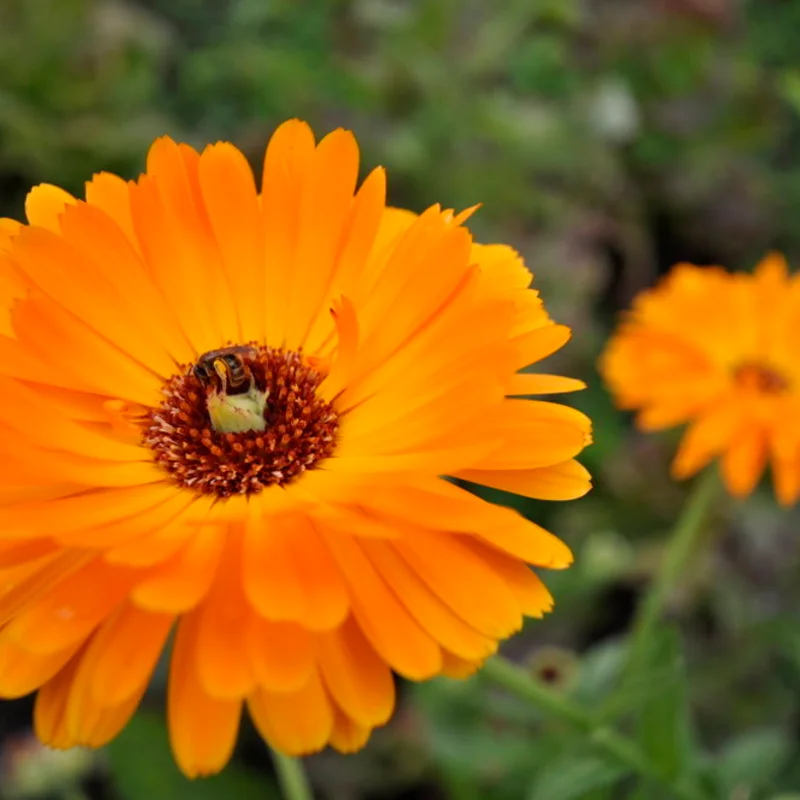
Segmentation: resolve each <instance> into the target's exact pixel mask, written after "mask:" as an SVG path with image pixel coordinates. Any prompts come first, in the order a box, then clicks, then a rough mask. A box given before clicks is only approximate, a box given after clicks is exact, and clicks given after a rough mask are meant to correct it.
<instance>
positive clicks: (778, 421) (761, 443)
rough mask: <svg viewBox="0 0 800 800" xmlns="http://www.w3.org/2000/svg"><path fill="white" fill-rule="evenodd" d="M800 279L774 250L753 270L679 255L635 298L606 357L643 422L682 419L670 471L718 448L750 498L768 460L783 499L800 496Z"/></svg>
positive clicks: (619, 390)
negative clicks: (682, 259)
mask: <svg viewBox="0 0 800 800" xmlns="http://www.w3.org/2000/svg"><path fill="white" fill-rule="evenodd" d="M798 342H800V279H798V277H797V276H796V275H794V276H792V275H790V274H789V272H788V269H787V266H786V262H785V261H784V259H783V258H782V257H781V256H779V255H777V254H771V255H768V256H767V257H766V258H764V259H763V260H762V261H761V263H760V264H759V265H758V266H757V267H756V269H755V271H754V273H753V274H745V273H738V274H737V273H728V272H726V271H724V270H722V269H720V268H719V267H706V268H701V267H696V266H692V265H689V264H679V265H678V266H676V267H675V268H674V269H673V270H672V272H671V274H670V275H668V276H667V278H665V279H664V280H663V281H662V282H661V283H660V284H659V285H658V286H657V287H656V288H654V289H651V290H648V291H646V292H643V293H642V294H641V295H639V297H638V298H637V299H636V300H635V301H634V305H633V309H632V310H631V311H630V312H629V313H628V314H627V315H626V317H625V318H624V319H623V321H622V323H621V324H620V326H619V329H618V330H617V332H616V333H615V335H614V336H613V337H612V339H611V341H610V342H609V344H608V346H607V348H606V351H605V353H604V354H603V356H602V357H601V361H600V367H601V371H602V373H603V376H604V378H605V380H606V382H607V383H608V386H609V388H610V390H611V392H612V394H613V395H614V398H615V400H616V402H617V404H618V405H619V407H620V408H623V409H630V410H634V411H637V412H638V414H637V423H638V425H639V427H640V428H642V429H643V430H658V429H662V428H669V427H672V426H674V425H679V424H684V423H685V424H686V425H687V428H686V432H685V433H684V436H683V439H682V441H681V444H680V447H679V448H678V452H677V453H676V455H675V458H674V460H673V462H672V474H673V476H674V477H676V478H686V477H688V476H690V475H692V474H694V473H696V472H697V471H698V470H700V469H702V468H703V467H705V466H706V465H707V464H708V463H709V462H711V461H712V460H713V459H715V458H719V460H720V466H721V472H722V478H723V480H724V483H725V486H726V487H727V489H728V491H729V492H730V493H731V494H732V495H734V496H737V497H745V496H747V495H748V494H750V492H752V490H753V488H754V487H755V485H756V484H757V482H758V480H759V479H760V478H761V476H762V474H763V473H764V470H765V468H766V467H767V465H770V466H771V468H772V476H773V482H774V485H775V493H776V495H777V498H778V500H779V502H780V503H781V504H782V505H785V506H791V505H793V504H794V503H795V502H797V499H798V497H800V422H799V421H800V358H798V350H797V347H798Z"/></svg>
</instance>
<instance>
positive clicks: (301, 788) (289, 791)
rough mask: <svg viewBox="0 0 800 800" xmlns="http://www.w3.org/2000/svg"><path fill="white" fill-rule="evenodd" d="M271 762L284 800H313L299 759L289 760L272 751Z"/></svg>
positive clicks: (281, 754) (287, 757) (288, 757)
mask: <svg viewBox="0 0 800 800" xmlns="http://www.w3.org/2000/svg"><path fill="white" fill-rule="evenodd" d="M272 760H273V761H274V763H275V771H276V772H277V774H278V783H279V784H280V787H281V794H283V797H284V800H314V795H312V794H311V786H310V785H309V783H308V778H307V777H306V773H305V770H304V769H303V762H302V761H301V760H300V759H299V758H291V757H290V756H285V755H284V754H283V753H279V752H278V751H277V750H273V751H272Z"/></svg>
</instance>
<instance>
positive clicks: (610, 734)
mask: <svg viewBox="0 0 800 800" xmlns="http://www.w3.org/2000/svg"><path fill="white" fill-rule="evenodd" d="M482 674H483V675H485V676H486V677H488V678H489V679H490V680H492V681H494V682H495V683H496V684H498V685H499V686H502V687H503V688H504V689H507V690H508V691H510V692H513V693H514V694H516V695H518V696H519V697H522V698H524V699H525V700H527V701H528V702H530V703H531V705H533V706H535V707H536V708H538V709H539V710H540V711H543V712H544V713H546V714H547V715H549V716H550V717H553V718H556V719H560V720H562V721H564V722H566V723H568V724H570V725H571V726H572V727H573V728H576V729H577V730H579V731H581V732H582V733H583V734H584V735H585V736H586V738H587V740H588V741H589V742H591V743H592V744H593V745H594V746H595V747H596V748H597V749H598V750H600V751H601V752H603V753H605V755H607V756H608V757H609V758H611V759H613V760H614V761H616V762H617V763H618V764H620V765H621V766H623V767H625V768H627V769H628V770H629V771H630V772H631V773H633V774H635V775H638V776H639V777H641V778H644V779H645V780H647V781H651V782H654V783H658V784H661V785H662V786H664V787H665V788H667V789H669V790H670V792H671V795H670V796H672V797H674V798H675V800H702V795H701V794H699V793H698V792H697V791H696V790H695V789H693V788H692V787H690V786H686V785H683V784H681V785H677V786H675V785H672V784H671V783H670V782H669V781H667V780H666V779H665V778H664V777H663V776H662V775H661V774H660V773H659V771H658V770H657V769H656V768H655V766H654V765H653V764H652V763H651V762H650V760H649V758H648V757H647V756H646V755H645V754H644V753H643V752H642V750H641V748H640V747H639V746H638V744H636V742H634V741H633V740H632V739H629V738H628V737H626V736H623V735H622V734H621V733H618V732H617V731H615V730H614V729H613V728H611V727H609V726H608V725H602V724H598V723H597V721H596V720H595V718H594V716H593V715H592V714H590V713H589V712H588V711H586V710H585V709H583V708H582V707H581V706H580V705H578V704H577V703H576V702H575V701H573V700H571V699H570V698H569V697H567V696H565V695H563V694H560V693H558V692H555V691H553V690H552V689H549V688H548V687H546V686H545V685H543V684H542V683H540V682H539V681H537V680H536V679H535V678H534V677H533V676H531V675H529V674H528V673H527V672H526V671H525V670H524V669H521V668H520V667H518V666H516V665H515V664H512V663H511V662H510V661H508V660H506V659H504V658H502V657H500V656H495V657H494V658H492V659H490V660H489V661H487V662H486V664H485V665H484V667H483V671H482Z"/></svg>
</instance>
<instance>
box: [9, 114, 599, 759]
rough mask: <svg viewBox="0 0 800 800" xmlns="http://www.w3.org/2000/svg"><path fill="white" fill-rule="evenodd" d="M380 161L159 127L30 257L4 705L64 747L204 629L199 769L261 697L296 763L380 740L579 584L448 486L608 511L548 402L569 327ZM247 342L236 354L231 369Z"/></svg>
mask: <svg viewBox="0 0 800 800" xmlns="http://www.w3.org/2000/svg"><path fill="white" fill-rule="evenodd" d="M357 173H358V150H357V146H356V143H355V140H354V139H353V136H352V135H351V134H350V133H348V132H345V131H341V130H339V131H335V132H334V133H331V134H330V135H329V136H326V137H325V138H324V139H323V140H322V141H321V142H319V144H317V145H315V142H314V138H313V136H312V133H311V131H310V130H309V128H308V127H307V126H306V125H305V124H304V123H301V122H297V121H292V122H288V123H286V124H284V125H283V126H281V127H280V128H279V129H278V130H277V132H276V133H275V134H274V136H273V138H272V140H271V141H270V143H269V147H268V148H267V153H266V158H265V161H264V171H263V180H262V188H261V192H260V194H259V192H258V190H257V188H256V185H255V182H254V180H253V176H252V174H251V171H250V169H249V167H248V165H247V162H246V161H245V159H244V157H243V156H242V154H241V153H240V152H239V151H238V150H237V149H236V148H234V147H233V146H232V145H230V144H225V143H222V144H216V145H213V146H211V147H208V148H206V149H205V150H204V151H203V152H202V154H198V153H197V152H195V151H194V150H193V149H192V148H190V147H188V146H186V145H182V144H181V145H179V144H175V143H174V142H172V141H171V140H169V139H160V140H158V141H157V142H156V143H155V144H154V145H153V147H152V149H151V151H150V154H149V157H148V162H147V171H146V174H145V175H143V176H142V177H141V178H139V180H138V181H136V182H130V183H128V182H125V181H124V180H121V179H120V178H117V177H115V176H113V175H109V174H100V175H97V176H95V177H94V178H93V179H92V180H91V181H90V182H89V183H88V184H87V187H86V200H85V201H81V200H76V199H75V198H73V197H71V196H69V195H67V194H66V193H65V192H63V191H61V190H60V189H57V188H55V187H53V186H39V187H37V188H36V189H34V190H33V191H32V192H31V193H30V195H29V196H28V201H27V206H26V210H27V216H28V224H27V225H19V224H17V223H14V222H11V221H8V220H5V221H3V223H2V239H1V240H0V280H1V281H2V283H0V286H1V287H2V300H1V301H0V306H1V307H2V313H1V315H0V424H2V435H0V448H1V449H2V454H1V455H2V457H1V458H0V469H1V470H2V475H3V484H2V502H1V503H0V565H2V569H0V587H2V588H1V590H0V591H1V593H0V615H1V616H2V628H1V629H0V692H1V693H2V695H3V696H5V697H15V696H19V695H23V694H26V693H28V692H30V691H32V690H35V689H39V693H38V697H37V700H36V711H35V723H36V729H37V731H38V734H39V736H40V737H41V738H42V739H43V741H45V742H47V743H49V744H51V745H54V746H56V747H69V746H71V745H76V744H85V745H90V746H98V745H101V744H103V743H104V742H106V741H108V740H109V739H110V738H112V737H113V736H114V735H115V734H116V733H117V732H118V731H119V730H120V729H121V728H122V727H123V726H124V725H125V723H126V721H127V719H128V718H129V717H130V715H131V714H132V713H133V711H134V709H135V708H136V706H137V704H138V703H139V700H140V698H141V697H142V695H143V693H144V691H145V688H146V686H147V683H148V679H149V677H150V675H151V673H152V671H153V668H154V666H155V664H156V661H157V659H158V658H159V655H160V653H161V652H162V650H163V648H164V646H165V643H166V641H167V638H168V636H169V635H170V631H172V630H173V629H174V631H175V637H174V647H173V651H172V657H171V666H170V680H169V690H168V693H169V697H168V717H169V729H170V737H171V741H172V746H173V749H174V752H175V756H176V759H177V761H178V763H179V765H180V767H181V768H182V770H183V771H184V772H185V773H186V774H187V775H199V774H204V773H210V772H213V771H215V770H218V769H220V768H221V767H222V766H223V765H224V764H225V762H226V761H227V759H228V758H229V756H230V753H231V750H232V748H233V746H234V741H235V738H236V731H237V727H238V724H239V717H240V713H241V710H242V704H243V701H245V702H246V704H247V707H248V709H249V712H250V714H251V716H252V718H253V720H254V722H255V724H256V726H257V727H258V729H259V730H260V732H261V733H262V734H263V736H264V738H265V739H267V740H268V742H269V743H270V744H271V745H273V746H274V747H276V748H278V749H280V750H282V751H284V752H286V753H291V754H300V753H308V752H311V751H314V750H318V749H320V748H322V747H324V746H325V745H326V744H331V745H332V746H333V747H335V748H337V749H339V750H342V751H352V750H355V749H357V748H359V747H361V746H362V745H363V744H364V742H365V741H366V739H367V737H368V735H369V732H370V730H371V729H372V728H374V727H375V726H376V725H381V724H382V723H385V722H386V720H387V719H388V718H389V716H390V714H391V713H392V707H393V703H394V686H393V679H392V674H391V671H392V670H394V671H395V672H397V673H398V674H400V675H403V676H405V677H407V678H410V679H413V680H422V679H426V678H430V677H432V676H434V675H438V674H441V673H444V674H447V675H455V676H458V675H464V674H468V673H469V672H470V671H471V670H473V669H475V668H476V667H477V666H479V665H480V663H481V662H482V661H483V660H485V659H486V658H487V657H488V656H489V655H491V654H492V653H493V652H494V651H495V649H496V647H497V642H498V640H499V639H502V638H503V637H506V636H508V635H509V634H511V633H513V632H514V631H516V630H518V629H519V627H520V625H521V624H522V618H523V617H524V616H534V617H536V616H540V615H541V614H542V613H544V612H545V611H547V610H548V609H549V608H550V607H551V603H552V601H551V597H550V595H549V593H548V591H547V589H546V588H545V587H544V585H543V584H542V582H541V580H540V579H539V578H538V577H537V575H536V574H535V573H534V572H533V571H532V570H531V569H529V568H528V566H526V564H532V565H534V566H538V567H549V568H561V567H565V566H567V565H568V564H569V563H570V560H571V556H570V552H569V550H568V548H567V547H566V546H565V545H564V544H562V543H561V542H560V541H559V540H558V539H556V538H555V537H554V536H553V535H551V534H550V533H548V532H547V531H545V530H543V529H542V528H540V527H538V526H537V525H535V524H534V523H532V522H529V521H527V520H525V519H524V518H523V517H522V516H520V515H519V514H517V513H515V512H514V511H512V510H510V509H508V508H502V507H498V506H495V505H492V504H490V503H487V502H485V501H483V500H481V499H479V498H478V497H477V496H475V495H474V494H472V493H470V492H469V491H467V490H465V489H464V488H461V487H459V486H458V485H456V484H455V483H454V482H452V481H451V480H447V479H446V478H445V477H443V476H452V477H457V478H461V479H464V480H466V481H469V482H477V483H482V484H486V485H488V486H493V487H497V488H500V489H505V490H508V491H511V492H517V493H519V494H522V495H526V496H529V497H535V498H549V499H568V498H572V497H577V496H579V495H581V494H583V493H584V492H585V491H586V490H587V489H588V487H589V482H588V476H587V473H586V472H585V470H584V469H583V468H582V467H581V466H579V465H578V464H577V463H576V462H575V461H574V460H572V459H573V457H574V456H575V455H576V454H577V453H578V452H579V451H580V450H581V449H582V448H583V447H584V446H585V445H586V443H587V441H588V439H589V423H588V421H587V419H586V418H585V417H584V416H583V415H582V414H580V413H578V412H577V411H574V410H572V409H570V408H567V407H564V406H562V405H558V404H554V403H550V402H544V401H541V400H523V399H515V398H518V397H519V396H525V395H537V394H547V393H550V392H562V391H570V390H572V389H576V388H580V384H579V382H577V381H572V380H569V379H567V378H559V377H554V376H549V375H538V374H518V370H520V369H521V368H523V367H525V366H527V365H529V364H531V363H532V362H535V361H538V360H539V359H541V358H543V357H545V356H547V355H548V354H550V353H552V352H553V351H555V350H556V349H558V348H559V347H561V345H562V344H564V342H565V341H566V340H567V338H568V336H569V331H568V329H567V328H565V327H563V326H560V325H555V324H554V323H553V322H551V320H550V319H549V318H548V317H547V315H546V313H545V311H544V309H543V307H542V304H541V302H540V300H539V298H538V296H537V294H536V293H535V292H534V291H531V290H530V289H528V284H529V282H530V275H529V273H528V272H527V271H526V269H525V268H524V266H523V264H522V263H521V261H520V259H519V257H518V256H517V255H516V254H515V253H514V252H513V251H512V250H511V249H509V248H508V247H505V246H501V245H489V246H482V245H477V244H473V242H472V239H471V236H470V234H469V231H468V230H467V229H466V228H465V227H463V222H464V219H465V218H466V216H467V214H462V215H459V216H454V215H453V214H452V213H451V212H449V211H443V210H441V209H440V208H439V207H438V206H434V207H433V208H430V209H428V210H427V211H426V212H425V213H424V214H422V215H421V216H419V217H416V216H414V215H412V214H410V213H407V212H401V211H394V210H390V209H387V208H386V207H385V197H384V194H385V185H384V180H385V179H384V173H383V171H382V170H380V169H377V170H375V171H374V172H372V173H371V174H370V175H369V176H368V177H367V179H366V180H365V181H364V182H363V184H361V186H360V188H359V189H358V190H357V191H356V182H357ZM209 351H217V352H209Z"/></svg>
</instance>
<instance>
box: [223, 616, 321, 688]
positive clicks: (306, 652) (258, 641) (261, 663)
mask: <svg viewBox="0 0 800 800" xmlns="http://www.w3.org/2000/svg"><path fill="white" fill-rule="evenodd" d="M245 652H246V653H247V657H248V658H249V659H250V662H251V664H252V665H253V670H254V672H255V675H256V679H257V680H258V683H259V684H260V685H261V687H262V688H264V689H265V690H267V691H270V692H277V693H279V694H281V693H286V692H296V691H298V690H299V689H300V688H301V687H303V686H304V685H305V684H306V683H307V682H308V680H309V678H310V677H311V673H312V671H313V670H314V665H315V663H316V659H317V641H316V638H315V637H314V636H313V635H312V634H311V633H309V632H308V631H307V630H305V629H304V628H301V627H300V626H299V625H295V624H293V623H291V622H270V621H269V620H266V619H263V618H262V617H259V616H257V615H256V614H251V615H250V622H249V625H248V629H247V637H246V643H245ZM238 656H239V657H240V658H241V657H242V655H241V653H240V654H238Z"/></svg>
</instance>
